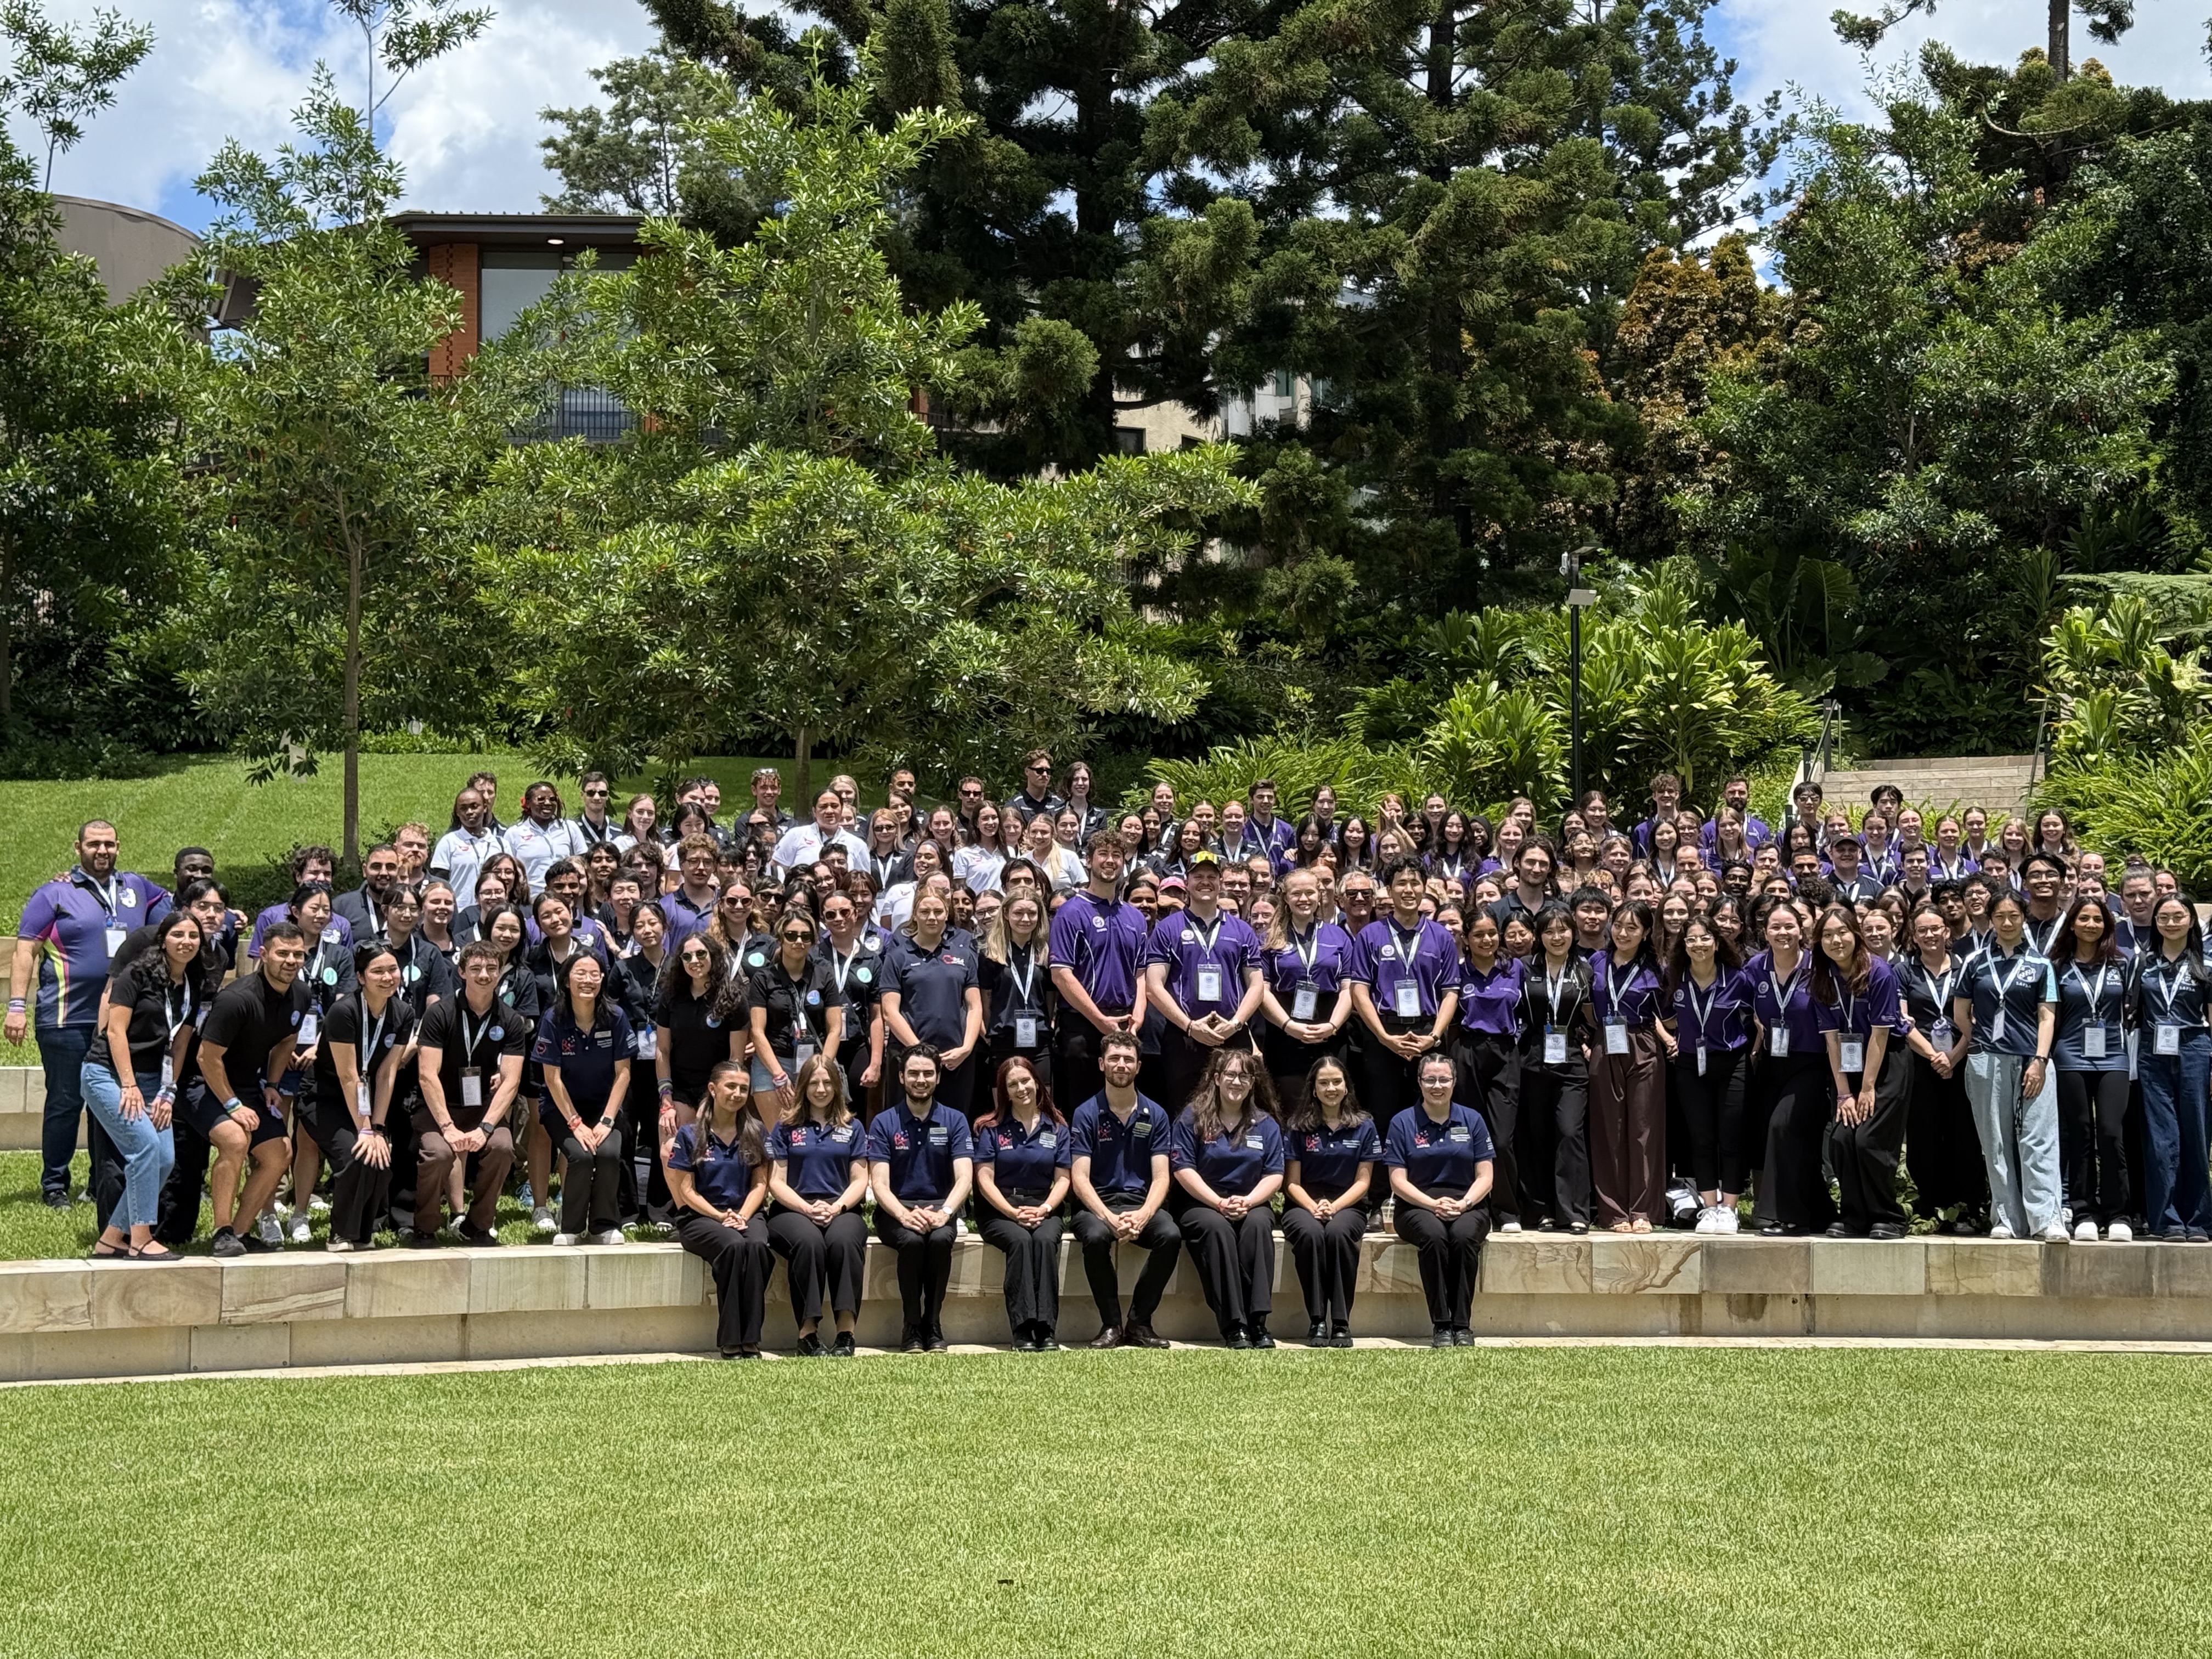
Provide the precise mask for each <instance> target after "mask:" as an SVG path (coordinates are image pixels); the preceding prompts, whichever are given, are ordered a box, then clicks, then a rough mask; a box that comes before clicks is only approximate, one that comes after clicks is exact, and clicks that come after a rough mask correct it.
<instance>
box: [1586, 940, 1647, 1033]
mask: <svg viewBox="0 0 2212 1659" xmlns="http://www.w3.org/2000/svg"><path fill="white" fill-rule="evenodd" d="M1624 973H1625V974H1626V975H1627V976H1628V980H1627V983H1626V986H1625V987H1624V986H1621V985H1616V984H1615V983H1614V982H1613V980H1614V976H1615V975H1620V974H1624ZM1604 978H1605V1006H1604V1007H1603V1008H1601V1010H1599V1012H1598V1023H1599V1024H1601V1025H1610V1024H1613V1022H1614V1021H1615V1020H1620V1019H1622V1018H1623V1016H1622V1014H1621V1012H1620V994H1621V992H1622V991H1623V990H1624V989H1626V990H1630V991H1633V990H1634V989H1635V988H1636V964H1635V963H1633V962H1631V963H1629V964H1628V966H1627V967H1626V968H1623V967H1622V966H1621V965H1620V963H1618V962H1617V961H1615V960H1614V959H1613V952H1612V951H1607V952H1606V953H1605V975H1604ZM1591 988H1592V990H1593V992H1595V988H1596V987H1595V981H1593V982H1592V987H1591Z"/></svg>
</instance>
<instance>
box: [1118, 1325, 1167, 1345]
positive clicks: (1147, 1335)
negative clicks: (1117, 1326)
mask: <svg viewBox="0 0 2212 1659" xmlns="http://www.w3.org/2000/svg"><path fill="white" fill-rule="evenodd" d="M1167 1345H1168V1340H1167V1338H1165V1337H1164V1336H1162V1335H1161V1334H1159V1333H1158V1331H1155V1330H1154V1329H1153V1328H1152V1327H1151V1326H1150V1325H1140V1324H1139V1323H1138V1322H1136V1321H1135V1320H1131V1321H1130V1322H1128V1323H1127V1324H1126V1325H1124V1326H1122V1327H1121V1346H1123V1347H1125V1348H1164V1347H1166V1346H1167Z"/></svg>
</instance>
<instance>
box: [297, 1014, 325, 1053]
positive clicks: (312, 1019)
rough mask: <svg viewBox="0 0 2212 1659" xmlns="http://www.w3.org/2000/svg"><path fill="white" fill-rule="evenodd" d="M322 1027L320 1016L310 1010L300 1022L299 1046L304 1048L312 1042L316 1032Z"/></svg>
mask: <svg viewBox="0 0 2212 1659" xmlns="http://www.w3.org/2000/svg"><path fill="white" fill-rule="evenodd" d="M322 1029H323V1022H322V1020H321V1018H320V1017H319V1016H318V1015H316V1014H315V1013H313V1012H312V1011H311V1012H309V1013H308V1014H307V1018H304V1019H302V1020H301V1022H300V1046H301V1048H306V1047H307V1045H308V1044H310V1043H311V1042H313V1041H314V1040H315V1036H316V1033H318V1032H319V1031H320V1030H322Z"/></svg>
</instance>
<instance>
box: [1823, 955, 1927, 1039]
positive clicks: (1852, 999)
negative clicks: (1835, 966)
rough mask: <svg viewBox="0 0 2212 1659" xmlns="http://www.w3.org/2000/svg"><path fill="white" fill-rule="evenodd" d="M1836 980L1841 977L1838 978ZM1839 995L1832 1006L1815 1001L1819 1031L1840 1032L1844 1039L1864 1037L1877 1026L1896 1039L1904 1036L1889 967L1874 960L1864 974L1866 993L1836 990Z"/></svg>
mask: <svg viewBox="0 0 2212 1659" xmlns="http://www.w3.org/2000/svg"><path fill="white" fill-rule="evenodd" d="M1840 978H1841V975H1838V980H1840ZM1837 989H1838V993H1839V994H1838V1000H1836V1001H1835V1002H1834V1003H1833V1004H1829V1003H1826V1002H1815V1003H1814V1005H1813V1006H1814V1009H1815V1010H1817V1011H1818V1012H1819V1015H1820V1029H1821V1030H1823V1031H1840V1032H1842V1033H1843V1034H1844V1036H1868V1035H1869V1034H1870V1033H1871V1032H1872V1031H1873V1030H1874V1028H1875V1026H1877V1025H1881V1026H1886V1027H1887V1028H1888V1030H1890V1032H1891V1033H1892V1034H1893V1035H1894V1036H1904V1035H1905V1020H1904V1019H1903V1018H1902V1017H1901V1015H1900V1012H1899V1008H1898V996H1897V974H1896V972H1895V970H1894V969H1892V968H1891V967H1890V965H1889V964H1888V963H1886V962H1884V961H1882V960H1881V958H1880V957H1876V958H1875V961H1874V963H1873V965H1872V971H1870V972H1869V974H1868V975H1867V988H1866V993H1865V994H1864V995H1863V996H1853V995H1851V994H1850V992H1848V991H1845V990H1844V989H1843V987H1842V986H1841V985H1840V984H1838V987H1837Z"/></svg>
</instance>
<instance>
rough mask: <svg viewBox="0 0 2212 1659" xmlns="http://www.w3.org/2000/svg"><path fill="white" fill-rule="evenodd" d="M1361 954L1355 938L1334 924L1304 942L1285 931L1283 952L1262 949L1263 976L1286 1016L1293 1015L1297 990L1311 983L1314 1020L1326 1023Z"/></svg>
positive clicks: (1327, 923)
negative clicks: (1355, 961) (1308, 962)
mask: <svg viewBox="0 0 2212 1659" xmlns="http://www.w3.org/2000/svg"><path fill="white" fill-rule="evenodd" d="M1357 955H1358V946H1357V945H1354V944H1353V943H1352V935H1351V934H1349V933H1346V932H1345V931H1344V929H1343V928H1341V927H1338V926H1337V925H1336V924H1335V923H1334V922H1333V921H1324V922H1322V923H1321V924H1320V925H1319V926H1317V927H1315V929H1314V930H1313V933H1311V934H1310V936H1307V937H1303V938H1302V937H1300V936H1299V935H1298V934H1297V933H1296V932H1295V931H1294V930H1292V929H1291V928H1289V927H1285V929H1284V932H1283V948H1282V949H1281V950H1279V951H1270V950H1267V949H1266V948H1265V947H1264V946H1263V947H1262V948H1261V952H1260V976H1261V978H1262V979H1264V980H1266V981H1267V988H1268V989H1269V990H1271V991H1273V993H1274V994H1275V1000H1277V1001H1278V1002H1279V1003H1281V1004H1282V1005H1283V1009H1284V1012H1290V1010H1291V1006H1292V1005H1293V1004H1294V1003H1295V1002H1296V1000H1297V994H1298V987H1300V986H1302V985H1305V984H1309V983H1310V984H1311V985H1312V986H1313V987H1314V1018H1315V1019H1316V1020H1325V1019H1327V1018H1328V1014H1329V1011H1330V1010H1331V1009H1332V1008H1334V1006H1336V994H1337V992H1338V990H1339V989H1340V987H1342V986H1343V984H1344V982H1345V981H1346V980H1348V979H1351V978H1352V977H1353V975H1352V962H1353V959H1354V957H1356V956H1357ZM1308 957H1311V958H1312V966H1311V967H1308V966H1307V958H1308Z"/></svg>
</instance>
